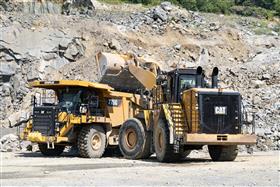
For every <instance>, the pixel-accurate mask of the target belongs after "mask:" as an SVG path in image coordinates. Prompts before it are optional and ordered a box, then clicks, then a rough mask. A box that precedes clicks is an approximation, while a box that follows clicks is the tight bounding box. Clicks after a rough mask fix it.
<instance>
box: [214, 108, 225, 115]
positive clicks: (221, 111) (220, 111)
mask: <svg viewBox="0 0 280 187" xmlns="http://www.w3.org/2000/svg"><path fill="white" fill-rule="evenodd" d="M214 112H215V114H216V115H226V114H227V107H226V106H215V108H214Z"/></svg>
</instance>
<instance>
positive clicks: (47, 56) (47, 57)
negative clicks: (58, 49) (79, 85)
mask: <svg viewBox="0 0 280 187" xmlns="http://www.w3.org/2000/svg"><path fill="white" fill-rule="evenodd" d="M56 57H57V55H56V54H55V53H46V54H44V55H43V59H44V60H46V61H49V60H52V59H55V58H56Z"/></svg>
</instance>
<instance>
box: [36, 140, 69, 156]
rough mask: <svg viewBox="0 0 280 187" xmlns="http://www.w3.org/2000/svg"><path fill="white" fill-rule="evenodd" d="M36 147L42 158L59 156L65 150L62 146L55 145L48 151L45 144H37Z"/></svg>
mask: <svg viewBox="0 0 280 187" xmlns="http://www.w3.org/2000/svg"><path fill="white" fill-rule="evenodd" d="M38 147H39V150H40V151H41V153H42V154H43V155H44V156H59V155H61V154H62V153H63V151H64V149H65V146H64V145H55V146H54V149H48V146H47V144H45V143H39V144H38Z"/></svg>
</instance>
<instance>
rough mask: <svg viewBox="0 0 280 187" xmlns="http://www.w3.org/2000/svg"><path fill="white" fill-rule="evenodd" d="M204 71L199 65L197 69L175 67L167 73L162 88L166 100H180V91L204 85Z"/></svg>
mask: <svg viewBox="0 0 280 187" xmlns="http://www.w3.org/2000/svg"><path fill="white" fill-rule="evenodd" d="M206 86H207V85H206V81H205V79H204V72H203V70H202V68H201V67H200V66H199V67H198V68H197V69H190V68H189V69H175V70H172V71H170V72H168V73H167V83H166V84H165V87H164V88H163V89H166V90H164V93H167V94H166V99H167V101H168V102H176V103H177V102H180V101H181V93H182V92H183V91H184V90H188V89H191V88H204V87H206Z"/></svg>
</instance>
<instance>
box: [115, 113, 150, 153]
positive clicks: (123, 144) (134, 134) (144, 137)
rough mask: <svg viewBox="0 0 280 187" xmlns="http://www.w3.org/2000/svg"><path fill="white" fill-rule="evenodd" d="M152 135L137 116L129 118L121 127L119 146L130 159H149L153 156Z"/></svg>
mask: <svg viewBox="0 0 280 187" xmlns="http://www.w3.org/2000/svg"><path fill="white" fill-rule="evenodd" d="M151 139H152V137H151V134H150V132H148V131H146V130H145V128H144V125H143V123H142V122H141V121H140V120H139V119H136V118H131V119H128V120H126V121H125V122H124V124H123V125H122V126H121V128H120V132H119V147H120V150H121V153H122V155H123V156H124V157H125V158H128V159H147V158H149V157H150V156H151V154H152V153H151V142H152V140H151Z"/></svg>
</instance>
